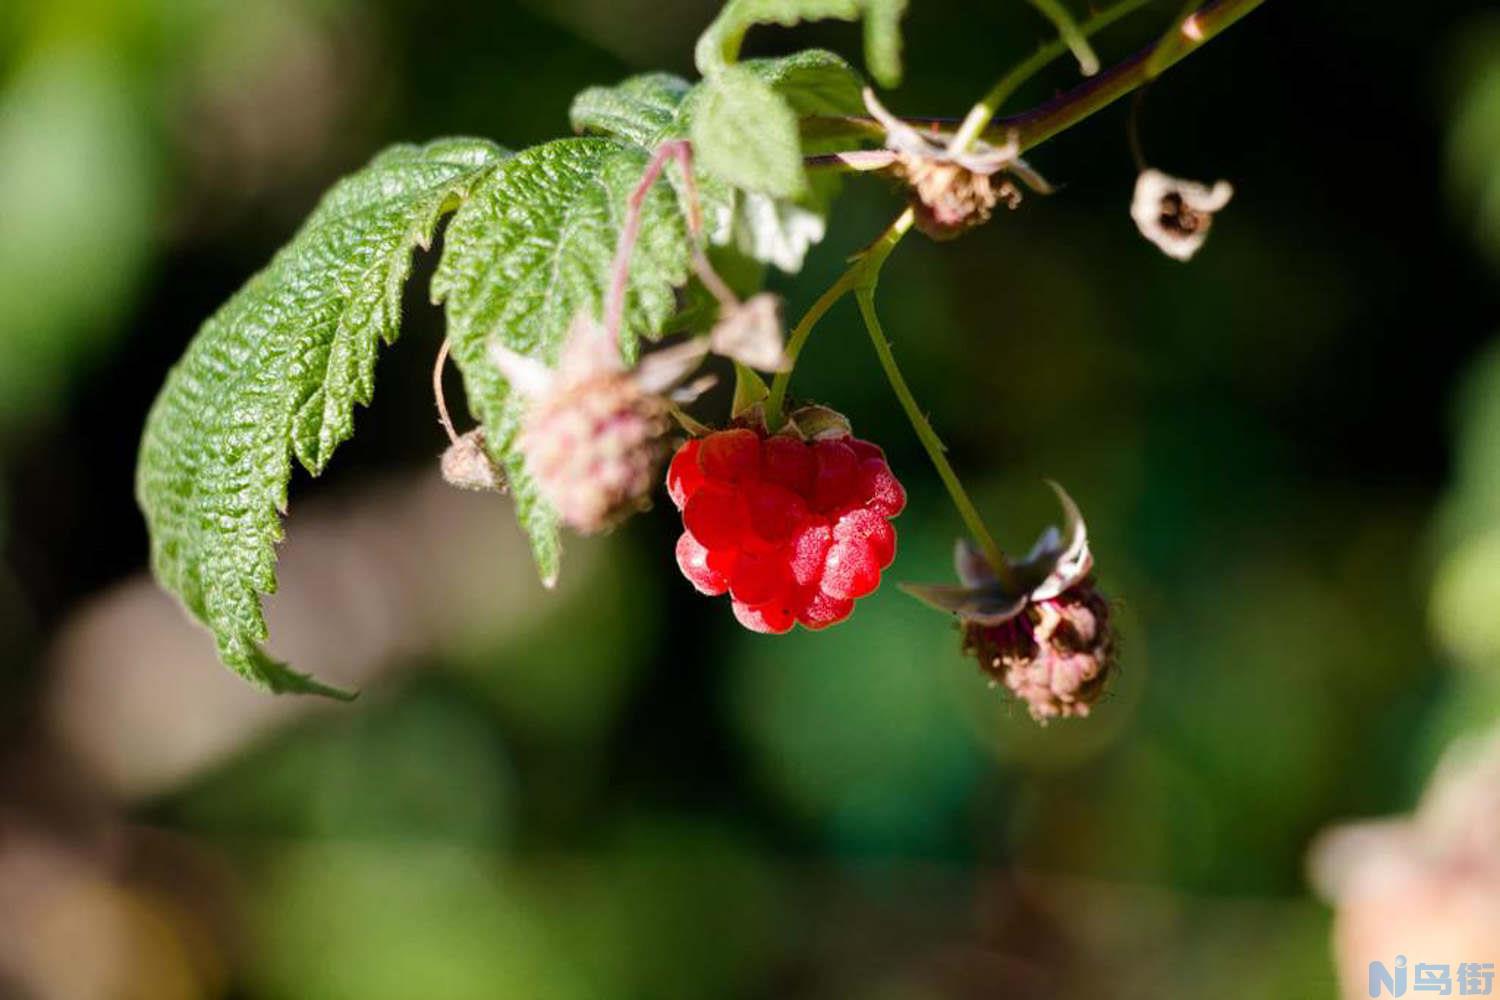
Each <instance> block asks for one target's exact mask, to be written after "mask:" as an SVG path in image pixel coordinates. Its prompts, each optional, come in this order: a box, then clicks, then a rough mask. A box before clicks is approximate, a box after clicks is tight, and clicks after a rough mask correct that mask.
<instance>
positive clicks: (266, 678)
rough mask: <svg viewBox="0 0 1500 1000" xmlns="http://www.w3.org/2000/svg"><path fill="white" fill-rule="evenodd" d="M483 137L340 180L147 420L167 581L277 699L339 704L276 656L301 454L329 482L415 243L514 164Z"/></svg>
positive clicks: (156, 545) (395, 153)
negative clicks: (279, 573) (269, 621)
mask: <svg viewBox="0 0 1500 1000" xmlns="http://www.w3.org/2000/svg"><path fill="white" fill-rule="evenodd" d="M504 156H505V153H504V151H503V150H501V149H500V147H498V146H496V145H494V144H492V143H489V142H486V141H483V140H474V139H450V140H443V141H438V142H434V143H431V144H429V145H426V146H420V147H419V146H398V147H395V148H393V149H390V150H387V151H386V152H384V153H382V154H381V155H380V156H378V157H377V158H376V159H375V160H374V161H372V162H371V163H370V164H369V165H368V166H366V167H365V168H363V169H362V170H360V171H359V172H357V173H355V174H354V175H352V176H350V177H348V178H346V179H345V180H343V181H341V182H340V183H339V184H338V185H337V186H335V187H334V188H333V190H331V191H330V192H329V193H328V194H327V195H326V196H325V197H324V199H323V201H322V203H321V204H320V205H319V206H318V208H317V209H316V211H314V213H313V214H312V216H311V217H310V218H309V219H308V220H307V222H306V223H305V224H304V225H303V227H302V229H301V230H300V231H299V232H298V233H297V235H296V237H295V238H294V239H293V240H292V242H291V243H290V244H289V245H288V246H287V247H286V248H285V249H284V250H282V251H281V252H280V253H279V254H277V256H276V257H275V259H274V260H273V261H272V262H271V264H270V265H269V266H268V267H267V268H266V269H265V270H264V271H262V272H261V273H260V274H258V275H256V276H255V277H254V278H252V279H251V280H250V281H249V282H248V283H247V284H246V285H245V286H244V287H243V288H242V289H241V290H240V291H239V292H238V293H236V294H235V296H234V297H233V298H231V299H230V300H229V302H227V303H226V304H225V305H224V306H223V307H222V308H220V310H219V311H218V312H217V313H215V314H214V316H213V317H211V318H210V319H209V320H208V321H207V322H206V323H205V324H204V325H203V327H202V328H201V329H200V330H199V331H198V335H197V336H196V337H195V338H194V340H193V342H192V344H191V345H190V346H189V347H188V350H187V353H186V354H185V355H184V357H183V358H182V360H181V361H180V362H178V364H177V365H176V366H175V367H174V368H173V369H172V371H171V373H170V374H169V375H168V377H167V382H166V385H165V386H164V387H163V389H162V391H161V393H160V394H159V395H158V396H157V399H156V402H155V404H154V405H153V406H152V409H151V413H150V416H149V417H148V418H147V422H146V429H145V433H144V436H143V438H142V441H141V451H140V459H139V464H138V468H137V474H136V495H137V499H138V501H139V503H140V506H141V509H142V511H143V512H144V513H145V516H146V522H147V525H148V527H149V528H150V533H151V563H152V568H153V569H154V570H155V572H156V575H157V577H158V579H159V580H160V581H161V582H162V583H163V584H164V585H165V586H166V587H167V588H168V589H170V590H171V591H173V592H174V593H176V594H177V595H178V596H179V597H180V598H181V599H182V601H183V603H184V604H185V605H186V606H187V608H188V609H189V610H190V611H191V612H192V613H193V614H194V615H195V616H196V617H197V618H198V619H199V620H201V621H202V622H203V623H204V624H206V625H207V626H208V627H209V628H210V629H211V630H212V631H213V634H214V638H215V640H216V642H217V645H218V651H219V656H220V658H221V659H222V660H223V661H224V663H225V664H226V665H227V666H229V667H231V668H232V669H234V670H235V671H236V672H238V673H240V674H241V675H243V676H244V677H246V678H247V679H249V680H251V681H253V682H255V683H257V684H259V685H261V686H263V687H267V688H269V689H271V690H273V691H293V692H306V693H318V694H332V695H340V694H342V692H338V691H336V690H335V689H332V688H328V687H327V686H325V685H322V684H319V683H318V682H317V681H314V680H312V679H311V678H309V677H306V676H304V675H301V674H298V673H295V672H293V671H292V670H290V669H289V668H287V667H286V665H284V664H282V663H279V662H277V661H276V660H274V659H272V658H271V657H270V656H268V655H267V654H266V653H265V652H264V651H263V650H262V649H261V648H260V644H261V643H263V642H264V641H265V640H266V623H265V618H264V615H263V613H262V611H261V602H260V598H261V595H262V594H269V593H272V592H273V591H274V590H275V589H276V574H275V564H276V553H275V544H276V542H278V541H279V540H280V539H281V537H282V526H281V514H283V513H285V511H286V507H287V483H288V480H289V479H290V477H291V472H292V468H291V463H292V456H293V455H294V454H295V455H296V457H297V459H298V460H299V461H300V462H301V463H302V465H303V466H305V467H306V468H307V469H308V471H310V472H312V473H313V474H314V475H316V474H318V473H320V472H321V471H322V470H323V468H324V467H325V466H326V465H327V463H328V460H329V458H330V457H331V455H332V454H333V451H334V449H335V448H336V447H337V446H338V445H339V444H340V443H341V442H343V441H344V440H346V439H347V438H348V437H349V436H350V434H352V433H353V424H354V404H355V403H356V402H358V403H363V404H368V403H369V402H370V400H371V397H372V395H373V393H374V366H375V353H376V347H377V344H378V343H379V342H380V341H384V342H386V343H390V342H392V341H394V340H395V338H396V335H397V332H398V329H399V324H400V311H401V294H402V286H403V285H404V283H405V281H406V278H407V275H408V273H409V272H410V269H411V253H412V248H413V247H415V246H424V247H425V246H427V245H428V244H429V243H430V242H431V240H432V237H433V232H434V230H435V228H436V226H437V223H438V221H439V219H440V218H441V217H442V216H443V215H444V214H445V213H447V212H448V211H451V210H452V209H453V208H455V207H456V206H457V205H458V204H459V202H461V201H462V200H463V198H464V197H465V196H466V194H467V192H468V190H469V188H470V187H471V186H472V185H473V184H474V183H476V182H477V181H478V180H479V179H480V178H482V177H484V176H486V175H487V174H488V173H489V172H490V171H491V170H492V169H493V168H494V166H495V165H496V164H497V163H499V162H501V161H502V159H503V158H504Z"/></svg>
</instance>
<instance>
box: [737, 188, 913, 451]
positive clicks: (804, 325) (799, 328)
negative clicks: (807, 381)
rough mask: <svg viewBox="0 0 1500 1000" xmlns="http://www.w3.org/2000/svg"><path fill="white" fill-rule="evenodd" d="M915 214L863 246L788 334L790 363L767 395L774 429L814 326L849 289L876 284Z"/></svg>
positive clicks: (769, 420)
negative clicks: (798, 358) (881, 269)
mask: <svg viewBox="0 0 1500 1000" xmlns="http://www.w3.org/2000/svg"><path fill="white" fill-rule="evenodd" d="M914 220H915V216H914V215H913V214H912V210H911V209H909V208H908V209H907V210H906V211H904V212H902V213H901V214H900V215H898V216H897V217H896V220H895V221H894V222H892V223H891V224H890V225H889V226H887V227H886V230H885V232H883V233H881V234H880V236H879V237H878V238H877V239H876V240H875V242H874V243H872V244H870V246H869V247H867V248H866V249H864V250H862V251H861V252H860V253H859V255H858V256H856V257H855V258H854V260H853V261H852V262H851V263H850V265H849V267H848V268H847V269H845V271H844V273H843V274H841V275H839V276H838V279H837V280H836V281H834V283H833V284H832V285H830V286H829V288H828V290H827V291H825V292H824V293H823V294H822V295H820V296H818V300H817V301H816V302H814V303H813V304H812V308H811V309H809V310H807V312H806V313H805V314H804V315H803V317H802V319H801V320H799V321H798V322H797V325H796V326H795V327H793V328H792V332H791V335H790V336H789V337H787V342H786V358H787V365H786V367H785V368H784V369H783V370H782V371H779V372H777V373H776V377H775V378H774V379H772V381H771V392H770V395H769V396H767V397H766V407H765V409H766V425H767V426H768V427H769V428H770V430H771V432H772V433H775V432H776V431H778V430H780V429H781V425H782V424H783V423H785V422H786V413H785V409H786V390H787V386H789V385H790V384H791V381H792V372H793V370H795V369H796V367H797V356H798V355H799V354H801V353H802V347H803V345H805V344H806V343H807V339H808V338H809V337H811V336H812V332H813V329H814V328H815V327H816V326H817V325H818V321H819V320H821V319H822V318H823V316H824V314H826V313H827V312H828V310H830V309H832V308H833V306H834V304H835V303H836V302H838V300H839V299H841V298H843V297H844V296H845V295H846V294H847V293H849V292H852V291H854V290H856V289H857V288H859V287H861V286H862V285H864V284H870V285H873V284H874V282H875V280H876V279H877V278H878V276H879V274H880V268H881V267H882V266H883V265H884V264H885V260H886V258H887V257H889V256H890V255H891V251H892V250H894V249H896V244H897V243H900V242H901V238H902V237H903V236H905V235H906V233H907V231H908V230H909V229H911V226H912V222H913V221H914Z"/></svg>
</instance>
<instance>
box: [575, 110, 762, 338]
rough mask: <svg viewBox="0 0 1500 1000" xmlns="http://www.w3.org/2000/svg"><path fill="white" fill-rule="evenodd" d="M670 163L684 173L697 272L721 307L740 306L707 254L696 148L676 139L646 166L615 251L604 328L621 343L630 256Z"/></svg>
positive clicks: (686, 212)
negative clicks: (695, 174) (654, 188)
mask: <svg viewBox="0 0 1500 1000" xmlns="http://www.w3.org/2000/svg"><path fill="white" fill-rule="evenodd" d="M669 160H676V161H677V165H678V166H679V167H680V168H681V169H682V199H683V201H684V202H686V204H685V205H684V210H683V215H684V216H685V217H686V219H687V227H688V234H689V236H690V237H691V242H692V245H693V271H694V273H696V274H697V275H698V279H699V280H700V281H702V282H703V285H704V287H706V288H707V289H708V290H709V291H710V292H711V293H713V296H714V298H716V299H718V300H719V304H720V305H722V306H724V307H726V308H732V307H734V306H736V305H738V304H739V299H738V298H736V297H735V294H734V292H733V291H732V290H730V288H729V286H728V285H726V284H725V283H724V279H723V278H720V277H719V275H718V272H717V271H715V270H714V269H713V265H712V264H710V263H709V262H708V257H707V256H706V255H705V254H704V252H703V246H702V243H701V237H702V235H703V209H702V204H701V202H700V201H699V200H698V184H697V181H696V180H694V178H693V147H692V144H691V143H690V142H688V141H687V140H686V139H673V140H671V141H670V142H664V143H662V144H661V145H660V146H658V147H656V151H655V152H654V153H652V154H651V160H650V162H648V163H647V164H646V170H645V172H644V173H642V174H641V180H640V183H639V184H637V185H636V186H635V190H634V191H632V192H631V193H630V200H629V201H628V202H626V205H625V224H624V225H623V226H621V227H620V241H619V243H618V244H617V245H616V247H615V259H614V263H613V265H612V266H611V267H610V274H609V298H608V300H607V302H606V304H605V311H604V328H605V330H607V331H608V332H609V335H610V336H611V337H613V338H615V340H617V341H618V340H619V337H620V327H621V326H622V325H623V324H624V322H625V292H626V289H627V288H628V287H629V284H630V256H631V254H632V253H633V252H634V251H635V244H636V241H637V240H638V239H639V238H640V234H641V214H642V212H643V210H644V208H645V205H646V197H647V196H648V195H649V194H650V193H651V187H652V185H654V184H655V183H656V181H657V179H658V178H660V177H661V173H662V170H663V169H664V168H665V167H666V165H667V161H669Z"/></svg>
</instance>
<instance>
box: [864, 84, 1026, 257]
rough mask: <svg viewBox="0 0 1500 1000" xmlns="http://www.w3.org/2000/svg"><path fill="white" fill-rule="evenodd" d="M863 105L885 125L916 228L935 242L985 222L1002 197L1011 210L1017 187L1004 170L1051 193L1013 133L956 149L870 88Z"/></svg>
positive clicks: (1018, 196)
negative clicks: (994, 141) (900, 114)
mask: <svg viewBox="0 0 1500 1000" xmlns="http://www.w3.org/2000/svg"><path fill="white" fill-rule="evenodd" d="M865 106H866V107H867V108H868V109H869V111H870V115H871V117H873V118H874V119H875V120H876V121H878V122H879V123H880V124H881V126H882V127H883V128H884V129H885V133H886V139H885V142H886V148H888V149H890V150H891V151H892V152H893V153H894V154H895V155H894V158H893V161H892V163H891V164H890V167H889V169H890V170H891V172H892V173H893V174H894V175H895V176H896V177H898V178H900V179H901V180H902V181H903V182H905V184H906V185H907V186H908V187H909V188H910V190H911V203H912V207H913V208H915V209H916V213H917V219H916V222H917V228H918V229H920V230H921V231H922V232H924V233H926V234H927V235H928V236H930V237H932V238H933V239H935V240H951V239H953V238H954V237H957V236H960V235H962V234H963V233H964V232H966V231H968V230H969V229H972V228H974V227H975V226H978V225H982V224H983V223H985V222H988V221H989V218H990V214H991V212H993V211H994V208H995V206H996V205H998V204H1000V203H1001V202H1002V201H1003V202H1004V203H1005V205H1006V207H1007V208H1011V209H1014V208H1015V207H1016V206H1018V205H1019V204H1020V203H1021V190H1020V188H1018V187H1016V185H1015V184H1014V183H1013V182H1012V181H1011V179H1010V178H1009V177H1007V176H1003V175H1002V173H1001V172H1002V171H1008V172H1010V173H1012V174H1014V175H1015V176H1016V177H1018V178H1020V179H1021V180H1022V181H1023V182H1025V183H1026V185H1027V186H1028V187H1030V188H1031V189H1032V190H1034V191H1037V192H1039V193H1042V194H1050V193H1051V191H1052V187H1051V185H1049V184H1048V183H1047V182H1046V181H1045V180H1044V179H1043V178H1042V177H1041V175H1039V174H1037V173H1036V172H1035V171H1034V170H1032V169H1031V168H1030V167H1029V166H1027V165H1026V162H1025V161H1024V160H1022V159H1021V157H1020V151H1021V147H1020V145H1019V143H1018V142H1017V140H1016V136H1015V134H1014V133H1012V135H1011V137H1010V141H1008V142H1007V143H1006V144H1005V145H1004V146H992V145H990V144H988V143H985V142H976V143H974V145H973V147H972V148H971V149H969V150H966V151H963V152H955V151H954V150H953V149H952V148H951V147H950V146H943V145H939V144H937V143H935V142H932V141H931V140H929V139H928V138H927V137H925V136H923V135H922V134H921V133H920V132H918V131H917V130H916V129H914V128H912V127H911V126H910V125H908V124H906V122H904V121H902V120H901V119H899V118H897V117H896V116H895V115H893V114H891V113H890V112H889V111H887V110H886V109H885V107H884V106H883V105H881V103H880V102H879V101H878V100H876V99H875V93H874V91H872V90H870V89H869V88H868V87H867V88H865Z"/></svg>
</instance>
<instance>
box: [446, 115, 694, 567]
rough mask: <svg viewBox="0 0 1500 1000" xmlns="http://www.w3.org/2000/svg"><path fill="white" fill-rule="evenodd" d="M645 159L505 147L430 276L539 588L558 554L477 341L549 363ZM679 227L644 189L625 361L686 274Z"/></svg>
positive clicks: (514, 417)
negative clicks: (526, 539)
mask: <svg viewBox="0 0 1500 1000" xmlns="http://www.w3.org/2000/svg"><path fill="white" fill-rule="evenodd" d="M650 155H651V154H650V153H649V152H648V151H647V150H646V149H644V148H642V147H641V146H639V145H637V144H635V143H633V142H626V141H622V140H620V139H614V138H595V137H589V138H579V139H559V140H556V141H555V142H549V143H546V144H545V145H542V146H535V147H533V148H531V149H528V150H526V151H525V152H522V153H518V154H516V155H515V156H513V157H511V158H510V159H509V160H507V161H506V162H505V163H503V164H501V165H500V166H499V167H498V168H497V169H496V170H495V171H494V172H493V173H492V174H490V175H489V176H488V177H486V178H485V179H484V180H483V182H482V183H480V184H479V185H478V186H477V187H476V188H475V189H474V192H473V194H472V196H471V197H470V199H469V200H468V201H467V202H466V203H465V204H464V205H463V207H462V208H460V209H459V210H458V212H457V213H456V214H455V215H454V217H453V221H452V223H451V224H450V225H449V227H448V233H447V236H446V248H445V250H444V252H443V259H442V262H441V263H440V264H439V265H438V270H437V273H436V274H435V275H434V276H433V282H432V292H433V300H434V301H436V302H442V303H444V304H445V306H446V308H447V313H448V339H449V342H450V344H451V346H452V351H453V359H454V361H455V362H456V363H457V365H458V367H459V370H460V371H461V372H462V373H463V376H464V387H465V390H466V391H467V394H468V398H469V405H470V407H471V408H472V409H473V410H474V412H475V414H476V415H477V416H478V418H479V420H480V422H481V423H482V424H483V425H484V435H485V443H486V446H487V447H488V448H489V450H490V454H491V457H493V458H494V459H495V460H496V461H497V462H499V463H501V464H502V465H503V466H504V467H505V470H506V473H507V478H508V479H509V482H510V488H511V493H512V495H513V496H514V498H515V503H516V516H517V518H518V519H519V520H520V522H521V525H522V527H523V528H524V529H525V530H526V532H527V534H528V535H529V536H530V538H531V544H532V551H533V554H534V555H535V557H536V562H537V568H538V570H539V571H540V573H541V576H542V581H543V583H545V584H546V585H548V586H551V585H552V584H553V583H554V582H555V581H556V579H557V575H558V571H559V566H560V560H561V545H560V542H559V539H558V522H557V516H556V514H555V513H554V512H553V511H552V510H551V508H550V507H549V505H548V504H547V503H546V501H545V500H543V499H542V497H541V496H540V495H539V493H538V492H537V488H536V484H535V482H534V481H533V480H532V478H531V476H530V475H529V473H528V472H527V470H526V465H525V461H524V459H523V457H522V455H521V454H520V452H519V450H518V449H517V448H516V436H517V432H518V430H519V423H520V417H521V405H520V404H521V401H520V400H519V399H516V398H514V397H513V396H512V395H511V393H510V391H509V387H508V386H507V385H506V383H505V380H504V379H503V378H502V377H501V375H500V373H499V371H498V370H497V369H496V368H495V366H494V365H493V364H492V363H491V362H490V360H489V358H488V357H487V354H488V348H489V345H490V343H491V342H492V338H493V340H494V341H495V342H498V343H500V344H503V345H504V346H506V347H508V348H509V349H511V350H512V351H515V352H517V353H520V354H524V355H527V356H529V357H533V358H537V359H539V360H541V361H543V362H545V363H547V364H549V365H551V364H555V363H556V361H557V355H558V352H559V349H560V348H561V346H562V341H563V337H564V335H565V334H566V332H567V329H568V325H569V323H570V322H571V321H572V319H573V317H574V315H576V314H577V313H578V312H579V311H580V310H587V311H588V312H589V313H591V314H592V315H593V316H595V317H599V316H601V315H602V314H603V301H604V296H605V292H606V285H607V283H608V281H609V272H610V264H611V262H612V260H613V258H614V253H615V245H616V242H617V241H618V239H619V232H620V226H621V224H622V222H623V220H624V216H625V203H626V200H627V199H628V198H629V196H630V193H631V191H632V190H633V189H634V188H635V186H636V185H637V183H638V182H639V180H640V177H641V174H642V172H643V171H644V170H645V167H646V164H647V162H648V160H649V159H650ZM675 172H676V170H675V168H669V170H668V173H669V175H670V174H672V173H675ZM686 230H687V227H686V224H685V223H684V221H683V215H682V210H681V208H680V207H679V205H678V201H677V198H676V196H675V194H674V190H673V188H672V187H671V186H669V185H666V184H657V185H654V186H653V187H652V188H651V191H650V192H649V194H648V195H647V197H646V200H645V203H644V205H643V209H642V224H641V235H640V240H639V242H638V243H637V244H636V247H635V252H634V255H633V256H632V258H631V267H630V285H629V289H628V292H627V295H626V308H625V324H624V328H623V329H622V330H621V338H622V343H621V345H620V346H621V349H622V351H623V352H624V354H625V356H626V357H627V358H634V357H635V355H636V353H637V351H638V348H639V340H640V338H641V337H655V336H657V335H659V334H660V333H661V332H662V331H663V330H664V329H665V328H666V326H667V323H668V320H669V319H671V317H672V315H673V313H674V311H675V310H676V297H675V295H674V291H673V290H674V289H675V288H677V287H678V286H680V285H683V284H685V283H686V282H687V279H688V275H689V268H688V264H689V242H688V235H687V231H686Z"/></svg>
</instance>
